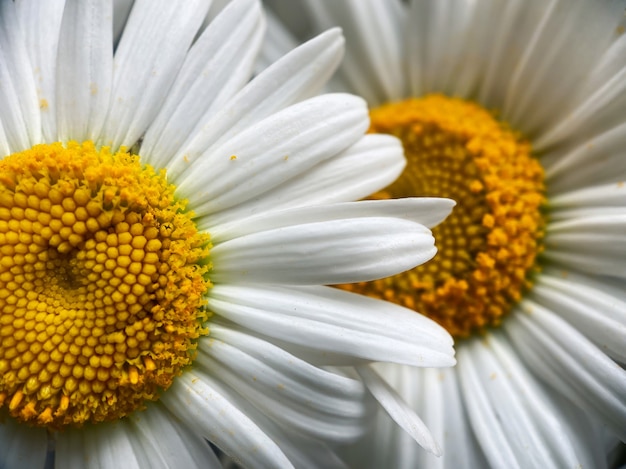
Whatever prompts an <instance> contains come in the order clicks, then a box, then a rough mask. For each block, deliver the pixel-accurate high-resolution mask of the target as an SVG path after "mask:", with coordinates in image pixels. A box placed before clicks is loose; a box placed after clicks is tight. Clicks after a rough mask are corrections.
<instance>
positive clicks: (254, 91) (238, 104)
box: [167, 29, 354, 181]
mask: <svg viewBox="0 0 626 469" xmlns="http://www.w3.org/2000/svg"><path fill="white" fill-rule="evenodd" d="M342 54H343V37H342V36H341V32H340V31H339V30H337V29H335V30H332V31H328V32H326V33H324V34H321V35H319V36H318V37H316V38H313V39H311V40H310V41H309V42H307V43H305V44H303V45H301V46H300V47H298V48H297V49H295V50H293V51H292V52H290V53H289V54H287V55H286V56H285V57H283V58H282V59H280V60H279V61H278V62H276V63H275V64H273V65H272V66H271V67H269V68H268V69H266V70H264V71H263V72H262V73H261V74H260V75H259V76H258V77H256V78H255V79H254V80H252V81H251V82H250V83H249V84H248V85H247V86H246V87H245V88H244V89H243V90H241V92H240V93H238V94H237V95H236V96H235V97H234V98H233V99H232V100H230V101H229V102H228V103H226V104H225V105H224V106H223V107H222V109H221V110H220V111H219V112H218V113H217V114H215V115H209V117H211V119H210V120H209V121H208V122H201V123H198V126H197V129H198V131H197V132H196V133H194V134H192V136H191V138H190V139H189V141H188V142H187V143H185V144H184V145H183V146H182V147H181V148H180V150H179V152H178V154H177V156H176V157H175V160H174V161H173V162H172V163H171V164H170V166H168V168H167V169H168V174H170V177H172V178H173V179H174V180H176V181H178V179H179V177H180V175H181V173H183V172H185V171H187V170H191V171H192V172H193V171H197V169H196V168H195V167H194V165H193V163H194V162H195V161H196V159H198V158H199V157H200V156H202V155H204V154H205V153H207V152H210V153H214V151H215V149H216V148H218V147H220V146H222V145H223V144H224V143H225V142H226V141H228V140H231V139H235V140H236V138H237V135H238V134H241V133H245V132H246V129H248V128H250V127H251V126H254V125H255V124H257V123H258V122H260V121H262V120H263V119H266V118H267V117H269V116H271V115H272V114H274V113H276V112H278V111H280V110H281V109H284V108H286V107H288V106H290V105H292V104H294V103H297V102H299V101H301V100H303V99H306V98H309V97H311V96H314V95H315V94H316V93H317V92H318V91H319V89H320V88H321V87H322V86H323V85H324V83H326V81H327V80H328V77H329V76H330V75H332V73H333V71H334V70H335V68H336V67H337V65H338V63H339V61H340V60H341V56H342ZM323 115H325V114H323ZM291 126H293V124H291ZM273 130H275V129H273ZM257 138H258V139H260V140H266V139H267V136H265V135H262V136H257ZM352 143H354V141H352V140H351V141H349V142H347V143H346V145H345V147H343V148H346V147H348V146H350V145H351V144H352ZM231 155H232V153H231V154H229V155H227V156H228V157H230V156H231ZM281 156H282V157H284V156H285V155H284V154H283V155H281ZM189 163H191V164H189ZM190 168H191V169H190ZM210 174H214V171H213V170H211V172H210Z"/></svg>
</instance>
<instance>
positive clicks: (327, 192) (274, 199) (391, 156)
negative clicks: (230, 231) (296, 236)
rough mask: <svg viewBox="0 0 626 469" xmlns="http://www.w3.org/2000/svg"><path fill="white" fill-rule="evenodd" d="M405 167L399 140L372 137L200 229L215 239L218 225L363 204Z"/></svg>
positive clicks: (205, 222)
mask: <svg viewBox="0 0 626 469" xmlns="http://www.w3.org/2000/svg"><path fill="white" fill-rule="evenodd" d="M405 163H406V161H405V159H404V152H403V150H402V145H401V143H400V141H399V140H398V139H396V138H395V137H392V136H390V135H378V134H368V135H365V136H364V137H363V138H361V139H360V140H359V141H358V142H357V143H355V144H354V145H352V146H351V147H350V148H348V149H347V150H345V151H343V152H342V153H340V154H339V155H337V156H335V157H333V158H329V159H327V160H325V161H322V162H321V163H319V164H317V165H316V166H314V167H312V168H311V169H309V170H308V171H306V172H304V173H301V174H298V175H297V176H295V177H293V178H292V179H290V180H288V181H286V182H284V183H283V184H281V185H279V186H278V187H276V188H274V189H272V190H270V191H268V192H266V193H264V194H261V195H260V196H258V197H256V198H254V199H252V200H249V201H247V202H246V203H245V204H242V205H236V206H234V207H231V208H228V209H226V210H223V211H221V212H217V213H212V214H211V215H210V216H207V217H201V218H199V219H198V226H199V227H201V228H206V229H208V230H210V231H211V234H212V235H213V234H214V233H213V231H212V229H211V227H214V226H215V225H221V224H224V223H228V222H230V221H235V220H244V219H248V218H249V217H251V216H253V215H255V214H259V213H267V212H268V211H275V210H283V209H288V208H293V207H302V206H310V205H322V204H329V203H337V202H348V201H352V200H359V199H362V198H364V197H367V196H368V195H370V194H373V193H374V192H376V191H378V190H380V189H382V188H384V187H386V186H388V185H389V184H391V183H392V182H393V181H395V180H396V178H397V177H398V176H399V175H400V173H401V172H402V170H403V169H404V166H405ZM424 224H426V223H424Z"/></svg>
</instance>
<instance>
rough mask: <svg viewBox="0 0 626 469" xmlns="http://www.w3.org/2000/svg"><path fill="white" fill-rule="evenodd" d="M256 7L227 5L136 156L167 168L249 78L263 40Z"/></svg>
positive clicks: (242, 2)
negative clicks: (178, 152)
mask: <svg viewBox="0 0 626 469" xmlns="http://www.w3.org/2000/svg"><path fill="white" fill-rule="evenodd" d="M263 31H264V23H263V16H262V15H261V5H260V2H258V1H256V0H238V1H234V2H231V3H230V4H229V5H228V6H227V7H226V8H225V9H224V10H223V11H222V12H221V13H220V14H219V15H218V16H217V17H216V18H215V19H214V20H213V21H212V22H211V23H210V24H209V26H208V27H207V29H206V30H205V31H204V33H203V34H202V35H201V36H200V38H199V39H198V40H197V41H196V42H195V44H194V45H193V47H192V48H191V49H190V51H189V54H187V58H186V59H185V62H184V63H183V65H182V68H181V70H180V73H179V75H178V77H177V78H176V81H175V82H174V84H173V86H172V89H171V90H169V92H168V95H167V99H166V100H165V103H163V106H162V107H161V110H160V112H159V114H158V115H157V116H156V118H155V120H154V122H153V123H152V124H150V127H149V128H148V131H147V132H146V135H145V137H144V140H143V142H142V144H141V155H142V157H144V158H146V161H147V162H149V163H150V164H152V165H154V166H155V167H161V168H162V167H166V166H168V165H169V162H170V160H171V159H172V158H173V157H174V155H175V154H176V152H177V151H178V149H179V148H180V147H181V145H182V144H183V143H184V142H185V141H186V140H187V139H188V137H189V136H190V135H191V134H192V133H194V132H197V130H196V129H198V128H201V126H202V123H203V122H205V121H206V120H207V119H208V118H209V117H210V116H212V115H214V114H215V113H216V112H218V110H219V109H221V108H222V107H223V106H224V104H225V102H226V101H227V100H229V99H230V98H231V97H232V96H233V95H234V94H235V93H236V92H237V91H239V90H240V89H241V88H242V87H243V86H244V85H245V84H246V83H247V82H248V80H249V79H250V75H251V73H252V67H253V65H254V59H255V57H256V55H257V52H258V50H259V47H260V45H261V41H262V39H263Z"/></svg>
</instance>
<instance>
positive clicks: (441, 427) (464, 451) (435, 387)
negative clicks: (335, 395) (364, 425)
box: [348, 363, 488, 469]
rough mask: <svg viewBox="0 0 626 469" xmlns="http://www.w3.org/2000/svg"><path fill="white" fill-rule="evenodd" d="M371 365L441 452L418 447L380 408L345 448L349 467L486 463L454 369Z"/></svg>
mask: <svg viewBox="0 0 626 469" xmlns="http://www.w3.org/2000/svg"><path fill="white" fill-rule="evenodd" d="M372 367H373V368H375V369H376V371H377V372H378V373H379V374H380V375H381V376H382V377H383V379H384V380H385V382H386V383H388V385H390V386H391V387H392V388H393V389H394V390H395V391H396V392H397V393H398V394H399V395H400V397H401V398H402V399H403V400H404V401H405V402H406V403H407V404H408V405H409V406H410V407H411V408H412V409H413V411H415V412H416V413H417V414H418V415H419V416H420V417H421V418H422V420H423V421H424V423H425V424H426V426H427V427H428V429H429V430H430V432H431V434H432V435H433V436H434V438H435V440H436V441H437V442H438V443H439V445H440V447H441V449H442V453H443V454H442V456H441V457H436V456H434V455H433V454H429V453H427V452H426V451H424V449H423V448H422V447H420V446H419V445H417V443H416V442H415V441H414V440H413V439H412V438H410V437H409V435H408V434H407V433H406V432H405V431H404V430H402V429H400V427H398V425H397V424H396V422H394V421H392V420H391V418H389V417H388V416H387V414H386V413H385V412H384V411H382V410H381V411H379V412H378V415H377V419H376V421H375V422H374V425H373V426H372V429H371V430H372V431H371V432H370V433H369V434H368V435H367V437H366V438H365V439H363V440H362V442H361V443H360V444H359V445H357V446H355V447H353V448H354V450H351V452H350V453H351V454H350V458H349V460H348V462H349V463H350V464H351V467H363V468H379V467H394V468H399V469H413V468H416V467H427V468H431V469H456V468H459V467H463V468H468V469H482V468H485V467H488V465H487V462H486V461H485V459H484V457H483V456H482V453H481V450H480V448H479V447H478V444H477V443H476V441H475V438H474V437H473V435H472V432H471V428H470V427H469V423H468V422H467V416H466V413H465V409H464V405H463V402H462V401H461V396H460V392H459V388H458V379H457V377H456V375H455V371H456V368H444V369H433V368H414V367H410V366H404V365H395V364H384V363H375V364H373V365H372ZM354 453H356V454H354Z"/></svg>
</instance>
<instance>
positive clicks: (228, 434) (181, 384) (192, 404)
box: [161, 370, 293, 468]
mask: <svg viewBox="0 0 626 469" xmlns="http://www.w3.org/2000/svg"><path fill="white" fill-rule="evenodd" d="M212 381H213V379H212V378H211V377H209V376H207V375H206V374H205V373H202V372H201V371H199V370H188V371H186V372H185V373H184V374H183V375H182V376H180V377H179V378H178V379H176V380H175V381H174V384H172V386H171V387H170V388H169V389H168V390H167V392H166V393H164V394H163V397H162V398H161V402H163V404H165V406H166V407H167V408H168V409H169V410H170V411H171V412H172V413H173V414H174V415H176V416H178V418H179V419H181V420H183V421H184V422H185V423H186V425H187V426H188V427H189V428H190V429H191V430H193V431H194V432H195V433H196V434H198V435H201V436H202V437H204V438H206V439H208V440H209V441H211V442H213V443H214V444H215V445H217V446H218V447H219V448H220V449H222V450H223V451H224V452H226V453H227V454H228V455H229V456H231V457H232V458H233V459H235V461H236V462H238V463H240V464H243V465H244V466H252V467H259V468H262V467H267V468H273V467H285V468H290V467H293V466H292V464H291V463H290V462H289V461H288V460H287V458H286V457H285V455H284V454H283V453H282V451H281V450H280V449H279V448H278V446H277V445H276V443H274V442H273V441H272V440H271V439H270V438H269V437H268V436H267V435H266V434H265V433H264V432H263V431H262V430H261V429H260V428H259V427H258V426H257V425H255V423H254V422H253V421H252V420H250V418H249V417H247V416H246V414H245V413H244V412H242V411H241V410H240V409H238V408H237V407H236V406H235V405H233V404H232V403H231V402H229V400H228V399H227V398H226V397H224V396H223V395H222V394H221V393H220V392H219V391H217V390H216V388H215V386H214V385H213V384H212Z"/></svg>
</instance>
